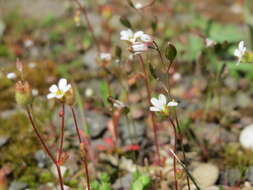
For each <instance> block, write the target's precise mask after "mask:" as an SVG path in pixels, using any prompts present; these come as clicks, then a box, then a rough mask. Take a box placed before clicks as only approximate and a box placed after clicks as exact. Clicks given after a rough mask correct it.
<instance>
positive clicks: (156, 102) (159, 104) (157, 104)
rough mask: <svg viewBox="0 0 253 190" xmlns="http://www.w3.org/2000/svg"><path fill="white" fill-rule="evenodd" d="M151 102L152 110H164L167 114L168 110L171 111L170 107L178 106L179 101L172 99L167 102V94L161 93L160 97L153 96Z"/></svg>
mask: <svg viewBox="0 0 253 190" xmlns="http://www.w3.org/2000/svg"><path fill="white" fill-rule="evenodd" d="M150 102H151V104H152V105H153V106H151V107H150V111H153V112H163V113H165V114H168V112H169V110H168V107H176V106H178V103H177V102H176V101H174V100H172V101H170V102H169V103H168V104H167V100H166V96H164V95H163V94H160V95H159V97H158V99H157V98H151V100H150Z"/></svg>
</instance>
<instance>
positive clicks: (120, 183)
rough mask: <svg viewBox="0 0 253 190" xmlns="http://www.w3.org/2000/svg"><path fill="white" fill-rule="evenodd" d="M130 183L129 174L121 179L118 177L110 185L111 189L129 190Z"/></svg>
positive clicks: (130, 176)
mask: <svg viewBox="0 0 253 190" xmlns="http://www.w3.org/2000/svg"><path fill="white" fill-rule="evenodd" d="M131 181H132V174H131V173H129V174H127V175H125V176H123V177H120V178H118V179H117V180H116V182H115V183H114V184H113V185H112V187H113V189H130V184H131Z"/></svg>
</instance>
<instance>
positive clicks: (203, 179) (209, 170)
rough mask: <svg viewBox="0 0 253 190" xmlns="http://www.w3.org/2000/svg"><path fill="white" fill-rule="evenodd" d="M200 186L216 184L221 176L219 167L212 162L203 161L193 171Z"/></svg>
mask: <svg viewBox="0 0 253 190" xmlns="http://www.w3.org/2000/svg"><path fill="white" fill-rule="evenodd" d="M192 175H193V177H194V178H195V180H196V181H197V183H198V184H199V186H200V187H202V188H206V187H210V186H212V185H214V184H215V182H216V181H217V179H218V177H219V169H218V167H217V166H215V165H213V164H210V163H201V164H199V165H197V167H196V168H195V169H194V170H193V172H192Z"/></svg>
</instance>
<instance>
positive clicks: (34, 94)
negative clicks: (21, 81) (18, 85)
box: [32, 88, 39, 96]
mask: <svg viewBox="0 0 253 190" xmlns="http://www.w3.org/2000/svg"><path fill="white" fill-rule="evenodd" d="M38 94H39V91H38V90H37V89H35V88H34V89H32V95H33V96H38Z"/></svg>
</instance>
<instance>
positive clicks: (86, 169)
mask: <svg viewBox="0 0 253 190" xmlns="http://www.w3.org/2000/svg"><path fill="white" fill-rule="evenodd" d="M71 111H72V115H73V119H74V123H75V127H76V133H77V135H78V140H79V143H80V144H81V143H82V139H81V134H80V131H79V128H78V124H77V119H76V114H75V110H74V108H73V107H72V106H71ZM83 151H86V150H83ZM82 160H83V165H84V168H85V174H86V182H87V185H88V190H90V178H89V169H88V164H87V159H86V157H85V155H83V158H82Z"/></svg>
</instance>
